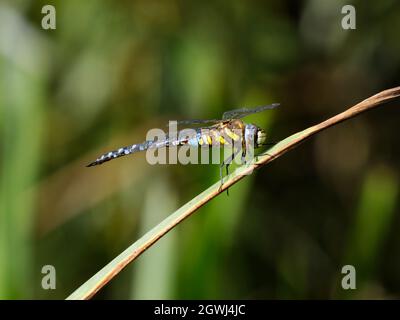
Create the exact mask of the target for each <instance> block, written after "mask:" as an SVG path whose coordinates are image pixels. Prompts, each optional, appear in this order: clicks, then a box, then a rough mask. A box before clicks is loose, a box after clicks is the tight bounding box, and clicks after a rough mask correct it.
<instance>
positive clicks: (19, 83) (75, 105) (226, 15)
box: [0, 0, 400, 299]
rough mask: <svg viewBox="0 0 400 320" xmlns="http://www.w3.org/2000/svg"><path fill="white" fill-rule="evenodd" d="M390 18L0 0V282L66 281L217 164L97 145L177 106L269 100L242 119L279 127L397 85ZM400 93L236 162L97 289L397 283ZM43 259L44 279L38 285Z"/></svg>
mask: <svg viewBox="0 0 400 320" xmlns="http://www.w3.org/2000/svg"><path fill="white" fill-rule="evenodd" d="M46 4H52V5H54V6H55V8H56V13H57V16H56V18H57V20H56V22H57V29H56V30H43V29H42V28H41V20H42V17H43V14H42V13H41V9H42V7H43V6H44V5H46ZM345 4H352V5H354V6H355V8H356V14H357V16H356V26H357V29H356V30H343V29H342V27H341V20H342V18H343V15H342V14H341V8H342V6H343V5H345ZM399 29H400V3H399V2H398V1H395V0H382V1H361V0H360V1H351V3H348V2H347V1H333V0H330V1H318V0H307V1H277V0H276V1H224V0H217V1H204V0H194V1H179V0H165V1H155V0H150V1H148V0H143V1H100V0H86V1H78V0H68V1H50V0H49V1H37V0H35V1H33V0H32V1H26V0H25V1H23V0H20V1H15V0H13V1H11V0H10V1H4V0H1V1H0V130H1V131H0V154H1V157H0V298H2V299H22V298H25V299H39V298H40V299H63V298H65V297H67V296H68V295H69V294H70V293H72V292H73V291H74V290H75V289H76V288H77V287H78V286H80V285H81V284H82V283H83V282H84V281H86V280H87V279H88V278H89V277H91V276H92V275H93V274H94V273H95V272H97V271H98V270H99V269H100V268H102V267H103V266H104V265H105V264H107V263H108V262H109V261H110V260H112V259H113V258H114V257H115V256H116V255H118V254H119V253H120V252H122V251H123V250H124V249H125V248H126V247H128V246H129V245H130V244H132V243H133V242H134V241H135V240H137V239H138V238H139V237H140V236H141V235H143V234H144V233H145V232H146V231H148V230H149V229H150V228H152V227H153V226H155V225H156V224H157V223H158V222H160V221H161V220H162V219H164V218H165V217H166V216H168V215H169V214H171V213H172V212H173V211H175V210H176V209H178V208H179V207H180V206H181V205H183V204H185V203H186V202H187V201H189V200H190V199H192V198H193V197H194V196H196V195H197V194H199V193H200V192H201V191H203V190H204V189H205V188H207V187H208V186H210V185H211V184H212V183H214V182H216V181H218V176H219V167H218V165H186V166H184V165H155V166H152V165H149V164H148V163H147V162H146V159H145V154H136V155H134V156H130V157H125V158H121V159H119V160H116V161H111V162H108V163H107V164H105V165H102V166H99V167H94V168H86V167H85V165H86V164H87V163H89V162H90V161H92V160H93V159H95V158H96V157H97V156H98V155H100V154H101V153H103V152H106V151H109V150H110V149H111V150H112V149H115V148H116V147H120V146H125V145H129V144H132V143H136V142H141V141H143V140H144V138H145V136H146V133H147V131H148V130H149V129H151V128H154V127H159V128H163V127H164V126H165V123H166V122H167V121H168V120H169V119H185V118H189V119H190V118H216V117H218V116H220V115H221V114H222V112H224V111H226V110H229V109H234V108H237V107H242V106H254V105H260V104H269V103H272V102H280V103H281V104H282V106H281V108H279V110H274V111H269V112H264V113H262V114H258V115H257V116H252V117H251V119H249V121H252V122H255V123H257V124H258V125H260V126H262V127H264V128H265V129H266V130H267V131H268V133H269V135H270V140H271V141H279V140H280V139H282V138H285V137H286V136H288V135H290V134H292V133H294V132H296V131H299V130H302V129H304V128H306V127H308V126H310V125H313V124H315V123H318V122H320V121H322V120H325V119H326V118H328V117H330V116H332V115H334V114H336V113H339V112H341V111H343V110H344V109H346V108H347V107H349V106H351V105H353V104H355V103H357V102H358V101H360V100H363V99H364V98H367V97H368V96H370V95H372V94H374V93H377V92H379V91H381V90H383V89H386V88H390V87H394V86H397V85H399V76H400V41H399V35H398V31H399ZM399 106H400V101H397V102H394V103H391V104H388V105H387V106H384V107H382V108H379V109H376V110H374V111H372V112H370V113H368V114H363V115H361V116H359V117H357V118H355V119H352V120H350V121H347V122H345V123H343V124H340V125H339V126H337V127H334V128H331V129H329V130H327V131H326V132H322V133H320V134H318V135H317V136H316V137H314V138H312V139H311V140H308V141H307V142H305V143H304V144H302V145H301V146H300V147H298V148H296V149H294V150H292V151H291V152H289V153H287V154H286V155H285V156H284V157H282V158H279V159H278V160H276V161H274V162H273V163H271V164H269V165H268V166H267V167H264V168H262V169H261V170H260V171H258V172H255V173H254V174H253V175H252V176H249V177H247V178H246V179H244V180H242V181H241V182H240V183H238V184H237V185H235V186H234V187H232V188H231V189H230V196H229V197H228V196H226V194H222V195H220V196H219V197H218V198H217V199H214V200H213V201H212V202H210V203H208V204H207V205H206V206H205V207H203V208H202V209H200V210H199V211H198V212H196V213H195V214H194V215H193V216H192V217H190V218H189V219H188V220H186V221H184V223H182V224H180V225H179V226H178V227H177V228H175V229H174V230H173V231H172V232H170V233H169V234H168V235H167V236H165V237H164V238H163V239H161V241H159V242H158V243H157V244H156V245H155V246H154V247H152V248H151V249H150V250H148V251H147V252H145V253H144V254H143V255H142V256H141V257H140V258H139V259H138V260H137V261H135V262H134V263H133V264H132V265H130V266H129V267H128V268H126V269H125V270H124V271H123V272H122V273H121V274H120V275H118V277H116V278H115V279H114V280H113V281H112V282H111V283H110V284H109V285H107V286H106V287H105V288H104V289H103V290H102V291H101V292H99V294H98V295H97V296H96V298H100V299H148V298H150V299H164V298H165V299H175V298H185V299H194V298H202V299H213V298H224V299H225V298H226V299H230V298H243V299H252V298H257V299H264V298H268V299H279V298H289V299H292V298H293V299H296V298H302V299H309V298H311V299H314V298H340V299H354V298H399V297H400V254H399V250H400V233H399V232H398V230H399V229H400V207H399V182H398V181H399V168H400V167H399V163H400V153H399V149H400V148H399V120H400V108H399ZM48 264H50V265H53V266H54V267H55V268H56V271H57V288H56V290H43V289H42V288H41V280H42V277H43V274H42V273H41V269H42V267H43V266H44V265H48ZM346 264H351V265H353V266H355V268H356V271H357V278H356V279H357V289H356V290H349V291H345V290H343V289H342V288H341V280H342V277H343V275H342V274H341V269H342V267H343V266H344V265H346Z"/></svg>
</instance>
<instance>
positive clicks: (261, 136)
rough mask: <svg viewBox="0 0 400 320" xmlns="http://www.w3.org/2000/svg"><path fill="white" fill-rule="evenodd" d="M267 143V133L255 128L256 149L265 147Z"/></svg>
mask: <svg viewBox="0 0 400 320" xmlns="http://www.w3.org/2000/svg"><path fill="white" fill-rule="evenodd" d="M266 143H267V133H266V132H265V130H263V129H261V128H257V134H256V147H258V146H262V145H265V144H266Z"/></svg>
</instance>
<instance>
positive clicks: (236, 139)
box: [224, 127, 240, 141]
mask: <svg viewBox="0 0 400 320" xmlns="http://www.w3.org/2000/svg"><path fill="white" fill-rule="evenodd" d="M224 130H225V133H226V134H227V135H228V137H229V138H231V139H232V140H234V141H238V139H239V138H240V137H239V136H238V135H237V134H236V133H234V132H233V131H231V130H230V129H229V128H227V127H225V128H224Z"/></svg>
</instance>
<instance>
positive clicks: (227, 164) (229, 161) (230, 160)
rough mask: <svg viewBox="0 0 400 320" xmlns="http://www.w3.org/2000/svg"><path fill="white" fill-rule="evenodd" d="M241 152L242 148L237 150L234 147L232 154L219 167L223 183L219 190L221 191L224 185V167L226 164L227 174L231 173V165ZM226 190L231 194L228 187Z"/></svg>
mask: <svg viewBox="0 0 400 320" xmlns="http://www.w3.org/2000/svg"><path fill="white" fill-rule="evenodd" d="M239 152H240V149H238V150H236V151H235V150H233V149H232V154H231V155H230V156H229V157H228V158H226V159H225V160H224V161H223V162H222V163H221V165H220V167H219V176H220V179H221V185H220V187H219V191H221V189H222V186H223V185H224V178H223V174H222V170H223V167H224V166H225V169H226V175H228V174H229V165H230V164H231V163H232V161H233V160H234V159H235V158H236V156H237V155H238V154H239ZM226 192H227V194H228V195H229V189H226Z"/></svg>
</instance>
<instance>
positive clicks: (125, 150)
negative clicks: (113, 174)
mask: <svg viewBox="0 0 400 320" xmlns="http://www.w3.org/2000/svg"><path fill="white" fill-rule="evenodd" d="M152 144H153V141H146V142H144V143H139V144H133V145H131V146H129V147H122V148H119V149H118V150H113V151H110V152H107V153H104V154H103V155H102V156H100V157H99V158H97V159H96V160H95V161H93V162H92V163H90V164H88V165H87V167H92V166H96V165H99V164H102V163H104V162H107V161H110V160H112V159H116V158H119V157H122V156H126V155H128V154H132V153H134V152H139V151H145V150H147V149H148V148H149V147H150V146H151V145H152Z"/></svg>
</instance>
